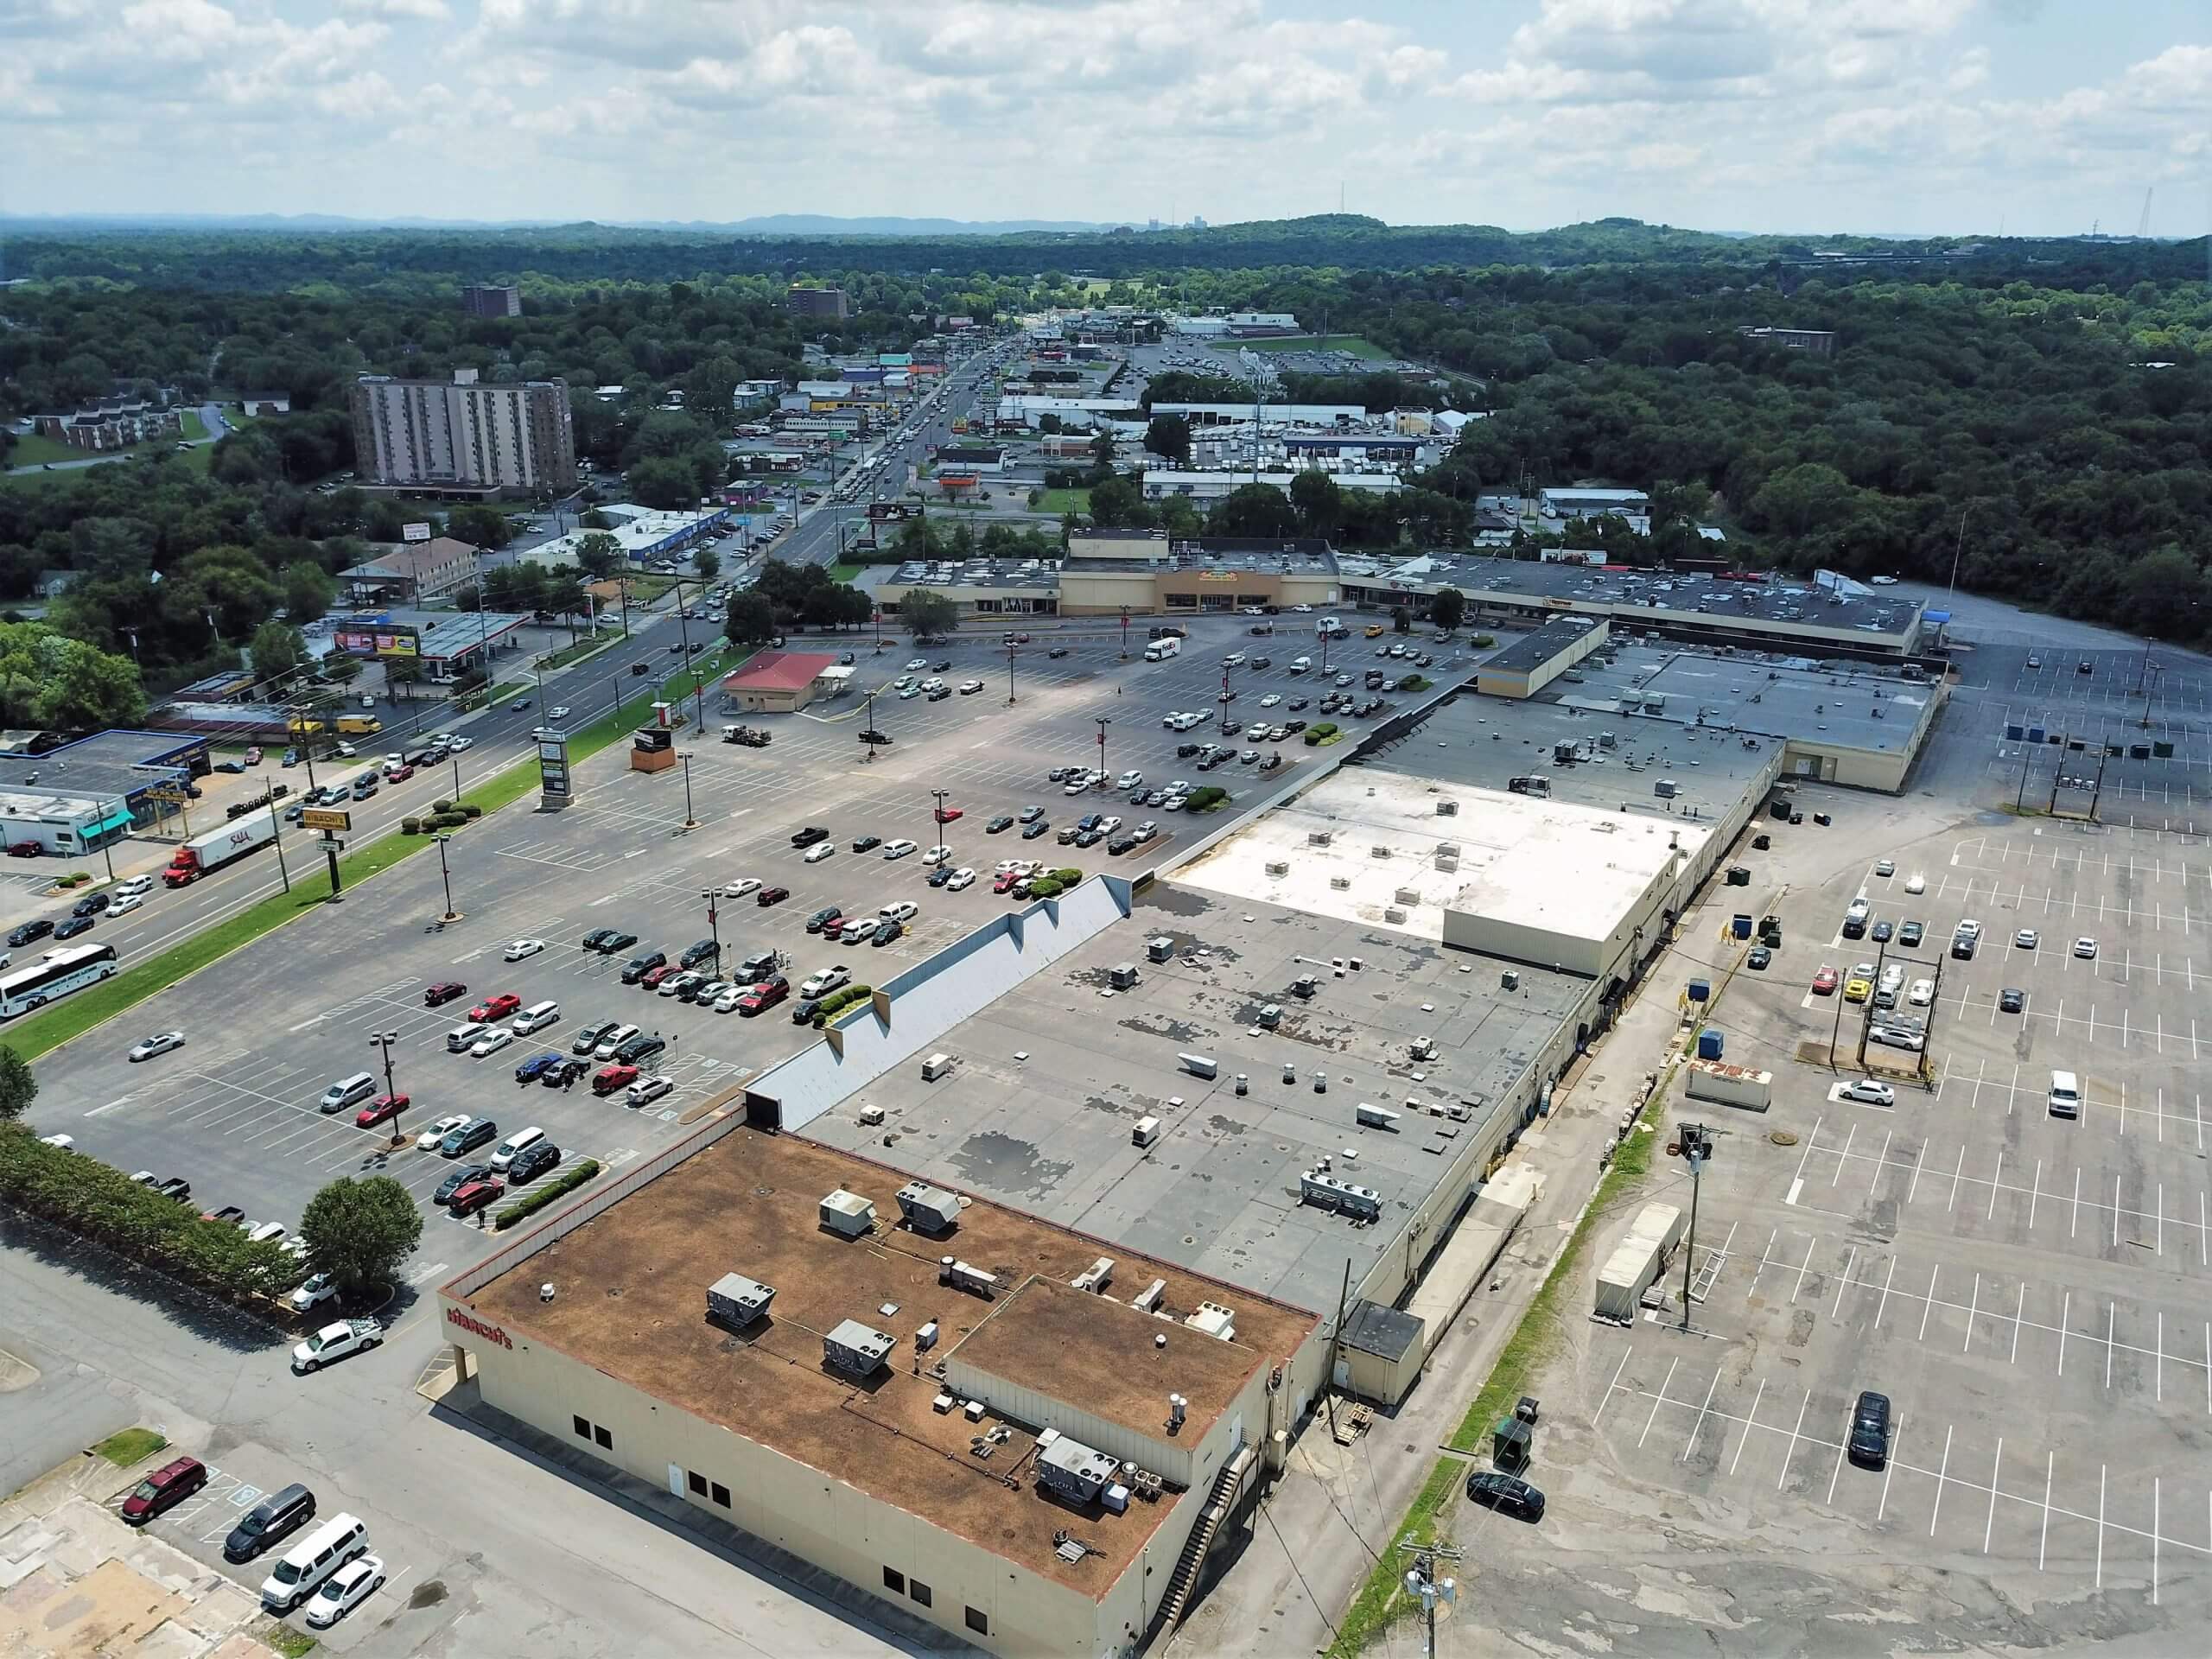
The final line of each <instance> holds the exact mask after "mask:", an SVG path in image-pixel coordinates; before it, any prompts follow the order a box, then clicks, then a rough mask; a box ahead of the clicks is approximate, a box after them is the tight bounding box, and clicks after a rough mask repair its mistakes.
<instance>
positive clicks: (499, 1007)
mask: <svg viewBox="0 0 2212 1659" xmlns="http://www.w3.org/2000/svg"><path fill="white" fill-rule="evenodd" d="M518 1007H522V998H520V997H518V996H517V995H515V994H514V993H513V992H512V991H501V992H500V993H499V995H497V996H487V997H486V998H485V999H484V1000H483V1001H481V1002H479V1003H478V1004H477V1005H476V1006H475V1007H473V1008H471V1009H470V1010H469V1011H468V1020H469V1023H470V1024H471V1025H476V1026H480V1025H484V1024H486V1023H487V1022H489V1021H491V1020H504V1019H505V1018H506V1017H507V1016H508V1015H509V1014H512V1013H513V1012H514V1011H515V1010H516V1009H517V1008H518Z"/></svg>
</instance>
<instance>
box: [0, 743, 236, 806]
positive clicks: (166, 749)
mask: <svg viewBox="0 0 2212 1659" xmlns="http://www.w3.org/2000/svg"><path fill="white" fill-rule="evenodd" d="M206 747H207V738H206V737H205V736H202V735H200V734H196V733H189V732H140V731H121V730H118V731H106V732H95V733H93V734H92V735H91V736H90V737H80V738H79V739H78V740H77V741H75V742H73V743H65V744H63V745H62V746H61V747H60V748H58V749H49V750H48V751H47V752H46V753H44V754H4V755H0V789H5V790H8V791H11V792H16V793H21V794H25V795H36V796H54V797H69V798H85V799H100V800H111V799H113V798H115V797H117V796H118V795H125V796H127V795H133V794H136V793H137V792H138V791H141V790H145V789H150V788H152V787H153V786H154V785H156V784H162V783H166V782H168V779H169V774H168V773H167V772H144V771H140V770H138V769H137V768H139V767H140V766H181V765H183V764H184V763H185V761H186V760H188V758H189V757H190V756H191V755H193V754H194V753H198V752H200V751H202V750H204V749H205V748H206ZM34 779H35V781H34Z"/></svg>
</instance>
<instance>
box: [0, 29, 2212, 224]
mask: <svg viewBox="0 0 2212 1659" xmlns="http://www.w3.org/2000/svg"><path fill="white" fill-rule="evenodd" d="M2208 111H2212V6H2207V5H2205V4H2204V3H2202V0H2198V3H2194V4H2191V3H2179V0H2101V3H2100V0H2049V3H2045V0H1344V3H1340V4H1333V5H1332V4H1324V3H1319V0H326V3H321V4H309V3H295V0H0V158H5V159H4V160H0V211H4V212H8V213H125V214H127V213H214V214H231V213H334V214H342V215H347V216H353V217H359V218H368V219H374V218H393V217H423V218H437V219H563V220H568V219H599V220H602V221H635V220H705V221H715V222H720V221H728V220H734V219H743V218H747V217H749V216H752V215H755V214H764V213H829V214H839V215H851V216H869V215H903V214H912V215H932V216H939V215H941V216H944V217H950V218H956V219H1084V220H1105V221H1117V220H1126V221H1131V222H1135V223H1137V224H1140V225H1141V224H1143V223H1144V222H1145V221H1146V220H1147V219H1154V218H1158V219H1162V220H1169V221H1173V220H1180V219H1189V218H1190V217H1191V216H1192V215H1193V214H1198V215H1203V216H1204V217H1205V219H1207V220H1208V221H1209V222H1211V223H1214V224H1223V223H1228V222H1230V221H1233V220H1237V219H1272V218H1283V217H1293V216H1296V215H1300V214H1304V213H1327V212H1333V211H1335V210H1336V209H1337V207H1338V204H1339V202H1340V201H1341V203H1342V205H1343V206H1344V207H1345V208H1346V209H1348V210H1350V211H1352V212H1356V213H1368V214H1372V215H1374V216H1375V217H1376V218H1379V219H1386V220H1388V221H1389V222H1391V223H1393V224H1437V223H1478V224H1492V225H1501V226H1506V227H1508V228H1510V229H1514V230H1533V229H1539V228H1543V227H1546V226H1555V225H1563V224H1570V223H1573V222H1576V221H1579V220H1583V219H1596V218H1600V217H1604V216H1607V215H1623V216H1627V217H1631V218H1637V219H1646V220H1649V221H1652V222H1655V223H1667V224H1672V225H1679V226H1691V227H1694V228H1698V229H1703V230H1715V231H1777V232H1900V233H1925V234H1943V235H1953V234H1992V233H1995V232H2000V231H2002V232H2008V233H2012V234H2071V233H2075V232H2086V231H2088V229H2089V228H2090V227H2091V226H2092V225H2093V224H2097V225H2100V226H2101V227H2102V228H2103V229H2104V230H2105V231H2107V232H2133V231H2134V230H2135V229H2136V228H2137V227H2138V225H2139V222H2140V220H2141V219H2142V216H2143V208H2144V193H2145V190H2146V189H2147V190H2151V191H2152V192H2153V193H2154V194H2153V197H2152V207H2151V214H2150V219H2151V229H2152V232H2153V233H2154V234H2161V235H2196V234H2201V233H2202V232H2204V231H2205V230H2206V228H2207V226H2208V220H2209V219H2212V182H2208V181H2212V119H2208V115H2207V112H2208Z"/></svg>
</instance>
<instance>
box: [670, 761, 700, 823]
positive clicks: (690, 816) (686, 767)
mask: <svg viewBox="0 0 2212 1659" xmlns="http://www.w3.org/2000/svg"><path fill="white" fill-rule="evenodd" d="M676 758H677V760H681V761H682V762H683V827H684V828H685V829H697V828H698V827H699V815H698V814H697V813H696V812H694V811H693V810H691V756H690V753H689V752H688V751H687V752H685V753H680V754H678V755H677V757H676Z"/></svg>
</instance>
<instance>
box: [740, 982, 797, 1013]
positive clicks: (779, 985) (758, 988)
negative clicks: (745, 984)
mask: <svg viewBox="0 0 2212 1659" xmlns="http://www.w3.org/2000/svg"><path fill="white" fill-rule="evenodd" d="M789 995H791V982H790V981H789V980H787V979H784V978H780V977H779V978H776V979H767V980H763V981H761V982H760V984H758V985H755V986H754V987H753V988H752V989H751V990H749V991H747V993H746V994H745V995H743V996H741V997H739V998H738V999H737V1011H738V1013H740V1014H743V1015H745V1016H746V1017H747V1018H748V1019H749V1018H750V1017H752V1016H753V1014H759V1013H760V1011H761V1010H762V1009H763V1008H772V1007H775V1006H776V1004H777V1003H779V1002H780V1001H783V1000H784V999H785V997H787V996H789Z"/></svg>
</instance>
